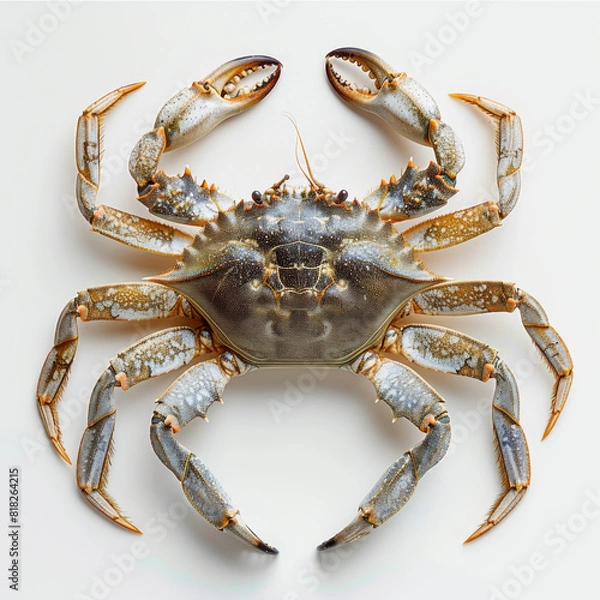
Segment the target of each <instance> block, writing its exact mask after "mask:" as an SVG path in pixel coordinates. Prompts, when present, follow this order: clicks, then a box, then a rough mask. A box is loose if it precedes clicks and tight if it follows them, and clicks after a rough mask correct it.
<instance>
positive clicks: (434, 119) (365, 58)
mask: <svg viewBox="0 0 600 600" xmlns="http://www.w3.org/2000/svg"><path fill="white" fill-rule="evenodd" d="M333 59H340V60H343V61H349V62H351V63H355V64H357V65H358V66H359V67H360V68H361V69H362V70H363V71H365V72H366V73H367V75H368V76H369V77H370V78H371V79H373V83H374V87H375V90H374V91H373V90H371V88H369V87H368V86H365V87H362V88H361V89H359V88H358V86H357V85H356V84H355V83H351V82H349V81H347V80H345V79H344V78H343V77H342V76H341V74H340V73H339V72H338V71H337V70H336V68H335V66H334V62H333ZM325 70H326V73H327V77H328V79H329V82H330V83H331V86H332V87H333V89H334V90H335V91H336V92H337V93H338V95H339V96H340V97H341V98H343V99H344V100H346V101H347V102H349V103H350V104H352V105H354V106H357V107H359V108H361V109H363V110H366V111H368V112H371V113H374V114H376V115H378V116H379V117H381V118H382V119H383V120H384V121H386V122H387V123H389V124H390V125H391V126H392V127H393V128H394V129H395V130H396V131H398V133H400V134H401V135H403V136H404V137H406V138H408V139H409V140H412V141H413V142H417V143H419V144H424V145H426V146H432V147H433V149H434V152H435V156H436V160H437V162H438V164H439V165H440V166H441V167H442V170H443V171H444V173H445V174H446V175H447V176H448V177H449V178H450V179H454V178H455V177H456V174H457V173H458V172H459V171H460V170H461V169H462V167H463V165H464V161H465V157H464V151H463V149H462V145H461V143H460V141H459V140H458V139H457V137H456V135H455V133H454V131H453V130H452V128H451V127H449V126H448V125H446V123H444V122H443V121H442V118H441V114H440V109H439V108H438V105H437V104H436V102H435V100H434V99H433V98H432V97H431V95H430V94H429V92H428V91H427V90H426V89H425V88H423V87H422V86H421V85H420V84H419V83H417V82H416V81H415V80H414V79H412V78H410V77H408V76H407V75H406V73H402V72H397V71H395V70H394V69H393V68H392V67H390V66H389V65H388V64H387V63H386V62H385V61H383V60H382V59H381V58H379V57H378V56H376V55H375V54H373V53H372V52H368V51H366V50H361V49H359V48H338V49H337V50H332V51H331V52H330V53H329V54H328V55H327V57H326V59H325Z"/></svg>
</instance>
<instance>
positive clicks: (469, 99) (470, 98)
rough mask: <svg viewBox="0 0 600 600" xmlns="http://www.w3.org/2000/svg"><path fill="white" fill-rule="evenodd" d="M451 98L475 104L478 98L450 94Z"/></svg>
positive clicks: (469, 95)
mask: <svg viewBox="0 0 600 600" xmlns="http://www.w3.org/2000/svg"><path fill="white" fill-rule="evenodd" d="M448 96H450V98H456V99H457V100H462V101H463V102H474V101H475V100H476V99H477V96H474V95H473V94H460V93H458V92H453V93H452V94H448Z"/></svg>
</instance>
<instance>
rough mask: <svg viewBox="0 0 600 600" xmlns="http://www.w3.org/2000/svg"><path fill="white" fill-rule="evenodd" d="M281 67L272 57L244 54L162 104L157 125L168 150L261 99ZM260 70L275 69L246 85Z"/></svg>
mask: <svg viewBox="0 0 600 600" xmlns="http://www.w3.org/2000/svg"><path fill="white" fill-rule="evenodd" d="M281 68H282V64H281V63H280V62H279V61H278V60H276V59H274V58H271V57H270V56H243V57H241V58H236V59H234V60H230V61H229V62H226V63H225V64H224V65H221V66H220V67H218V68H217V69H215V70H214V71H213V72H212V73H210V74H209V75H207V76H206V77H205V78H204V79H202V80H201V81H195V82H194V83H192V85H191V87H189V88H186V89H184V90H181V91H180V92H179V93H177V94H176V95H175V96H173V98H171V99H170V100H169V101H168V102H167V103H166V104H165V105H164V106H163V107H162V109H161V110H160V112H159V113H158V116H157V117H156V122H155V124H154V127H155V129H158V128H161V127H162V128H164V133H165V150H173V149H175V148H181V147H183V146H186V145H187V144H191V143H192V142H195V141H196V140H198V139H200V138H201V137H203V136H204V135H206V134H207V133H208V132H209V131H211V130H212V129H214V128H215V127H216V126H217V125H218V124H219V123H221V122H223V121H224V120H225V119H228V118H229V117H233V116H234V115H237V114H238V113H241V112H243V111H244V110H246V109H248V108H250V107H251V106H253V105H254V104H256V103H257V102H260V101H261V100H262V99H263V98H264V97H265V96H266V95H267V94H268V93H269V92H270V91H271V90H272V89H273V88H274V87H275V84H276V83H277V81H278V79H279V75H280V74H281ZM259 69H265V70H266V69H273V70H272V71H270V72H269V73H267V74H266V76H265V77H264V78H263V79H262V80H260V81H259V82H257V83H255V84H254V85H253V86H252V87H248V86H246V85H243V81H244V79H245V78H246V77H248V76H249V75H251V74H252V73H254V72H256V71H258V70H259Z"/></svg>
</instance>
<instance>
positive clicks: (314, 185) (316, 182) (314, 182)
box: [283, 113, 325, 190]
mask: <svg viewBox="0 0 600 600" xmlns="http://www.w3.org/2000/svg"><path fill="white" fill-rule="evenodd" d="M283 114H284V115H285V116H286V117H287V118H288V119H289V120H290V123H291V124H292V125H293V127H294V129H295V130H296V148H295V151H294V154H295V157H296V164H297V165H298V168H299V169H300V171H301V172H302V175H304V177H306V179H307V180H308V183H310V186H311V187H312V188H316V189H319V190H321V189H323V188H324V187H325V186H324V185H323V184H322V183H321V182H320V181H319V180H318V179H317V178H316V177H315V175H314V173H313V172H312V169H311V168H310V162H309V160H308V154H307V152H306V147H305V146H304V141H303V140H302V136H301V135H300V129H298V125H297V124H296V121H295V120H294V117H292V115H290V114H289V113H283ZM298 145H300V147H301V148H302V155H303V157H304V162H305V163H306V169H307V171H308V173H307V172H306V171H305V170H304V169H303V168H302V165H301V164H300V157H299V156H298Z"/></svg>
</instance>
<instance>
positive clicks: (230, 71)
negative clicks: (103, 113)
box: [129, 55, 282, 226]
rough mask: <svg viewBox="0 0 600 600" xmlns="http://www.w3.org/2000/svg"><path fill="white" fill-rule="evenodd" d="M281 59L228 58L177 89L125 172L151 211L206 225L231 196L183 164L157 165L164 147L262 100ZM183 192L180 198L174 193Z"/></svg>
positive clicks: (188, 141) (189, 138) (206, 130)
mask: <svg viewBox="0 0 600 600" xmlns="http://www.w3.org/2000/svg"><path fill="white" fill-rule="evenodd" d="M281 69H282V65H281V63H280V62H279V61H278V60H276V59H274V58H271V57H270V56H262V55H257V56H244V57H241V58H236V59H234V60H230V61H228V62H226V63H225V64H223V65H221V66H220V67H218V68H217V69H215V70H214V71H212V73H210V74H209V75H207V76H206V77H204V78H203V79H201V80H199V81H194V82H193V83H192V85H191V86H190V87H189V88H185V89H183V90H181V91H180V92H178V93H177V94H175V96H173V97H172V98H171V99H170V100H168V101H167V102H166V104H165V105H164V106H163V107H162V108H161V110H160V111H159V113H158V116H157V117H156V121H155V123H154V129H152V130H151V131H149V132H148V133H146V134H145V135H143V136H142V138H141V139H140V140H139V141H138V143H137V144H136V146H135V147H134V149H133V151H132V153H131V157H130V159H129V172H130V173H131V176H132V177H133V179H134V180H135V181H136V183H137V185H138V192H139V198H138V199H139V200H140V202H142V203H143V204H144V205H145V206H146V207H147V208H148V209H149V210H150V212H151V213H153V214H155V215H158V216H160V217H162V218H165V219H169V220H171V221H176V222H185V223H186V224H188V225H200V226H201V225H204V224H205V223H206V222H207V221H209V220H211V219H212V218H214V216H215V214H216V212H217V209H221V208H229V206H230V205H231V203H232V201H231V199H230V198H229V197H228V196H226V195H225V194H223V193H220V192H218V190H216V188H215V186H209V185H208V184H206V183H204V184H202V185H196V183H195V181H194V179H193V178H192V176H191V172H190V171H189V169H187V168H186V170H185V172H184V174H183V175H178V176H176V177H170V176H168V175H166V174H165V173H164V172H163V171H159V170H158V162H159V160H160V157H161V155H162V153H163V152H168V151H169V150H175V149H177V148H183V147H184V146H187V145H188V144H191V143H193V142H196V141H197V140H199V139H200V138H202V137H204V136H205V135H206V134H207V133H209V132H210V131H212V130H213V129H214V128H215V127H216V126H217V125H219V124H220V123H222V122H223V121H225V120H226V119H229V118H230V117H233V116H235V115H237V114H239V113H241V112H244V111H245V110H247V109H249V108H250V107H252V106H254V105H255V104H257V103H258V102H260V101H261V100H262V99H263V98H264V97H265V96H266V95H267V94H268V93H269V92H270V91H271V90H272V89H273V88H274V87H275V84H276V83H277V81H278V79H279V76H280V74H281ZM260 70H264V71H265V76H264V77H263V78H262V79H260V80H259V81H256V82H255V83H254V84H253V85H249V84H248V85H247V84H246V83H245V81H246V79H247V78H249V77H251V76H252V75H253V74H255V73H257V72H258V71H260ZM174 197H181V198H184V201H183V202H181V203H178V202H173V201H172V198H174Z"/></svg>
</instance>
